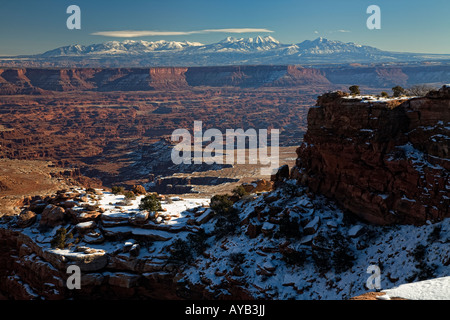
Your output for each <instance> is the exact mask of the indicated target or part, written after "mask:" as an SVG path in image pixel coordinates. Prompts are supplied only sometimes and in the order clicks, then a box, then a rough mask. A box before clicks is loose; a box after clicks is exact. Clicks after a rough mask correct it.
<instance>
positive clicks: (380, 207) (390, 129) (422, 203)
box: [291, 87, 450, 224]
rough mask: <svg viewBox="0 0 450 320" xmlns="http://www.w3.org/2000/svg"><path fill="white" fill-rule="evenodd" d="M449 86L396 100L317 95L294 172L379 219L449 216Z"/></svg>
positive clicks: (360, 212) (418, 220)
mask: <svg viewBox="0 0 450 320" xmlns="http://www.w3.org/2000/svg"><path fill="white" fill-rule="evenodd" d="M448 91H449V90H448V88H447V87H444V88H442V89H441V90H440V91H439V92H437V93H434V94H431V95H429V96H428V97H425V98H415V99H410V100H403V101H402V100H400V101H396V102H395V103H392V102H389V103H388V102H372V103H371V102H363V101H361V100H358V99H346V98H345V94H343V93H340V92H334V93H331V94H325V95H323V96H321V97H319V98H318V100H317V105H318V107H315V108H312V109H310V111H309V113H308V131H307V133H306V135H305V137H304V143H303V145H302V146H301V147H300V148H298V149H297V154H298V159H297V162H296V167H294V168H293V169H292V170H291V178H295V179H297V180H298V181H299V183H301V184H304V185H307V186H309V188H310V189H311V190H312V191H313V192H319V193H322V194H324V195H326V196H329V197H332V198H334V199H336V200H337V201H338V202H339V203H340V204H341V205H343V206H344V207H345V208H347V209H349V210H350V211H352V212H353V213H355V214H356V215H358V216H360V217H361V218H364V219H365V220H367V221H369V222H372V223H376V224H391V223H413V224H423V223H425V221H426V220H440V219H442V218H444V217H448V216H449V215H450V212H449V206H450V202H449V197H448V190H449V188H450V181H449V179H450V178H449V176H450V175H449V169H450V165H449V164H450V161H449V159H450V155H449V153H448V150H449V147H450V145H449V141H450V139H449V136H450V132H449V131H450V130H449V129H448V125H446V124H448V122H449V121H450V94H448Z"/></svg>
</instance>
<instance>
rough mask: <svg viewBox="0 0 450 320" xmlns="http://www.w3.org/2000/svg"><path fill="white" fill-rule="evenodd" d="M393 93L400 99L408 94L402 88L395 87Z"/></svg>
mask: <svg viewBox="0 0 450 320" xmlns="http://www.w3.org/2000/svg"><path fill="white" fill-rule="evenodd" d="M392 92H393V93H394V97H400V96H403V95H404V94H405V93H406V90H405V89H403V88H402V87H400V86H395V87H393V88H392Z"/></svg>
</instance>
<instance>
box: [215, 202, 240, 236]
mask: <svg viewBox="0 0 450 320" xmlns="http://www.w3.org/2000/svg"><path fill="white" fill-rule="evenodd" d="M210 208H211V209H212V210H214V212H215V213H216V218H217V220H216V224H215V229H214V234H215V235H216V237H217V238H222V237H224V236H226V235H230V234H234V233H235V231H236V227H237V226H238V225H239V223H240V220H239V212H238V210H236V208H234V207H233V201H231V200H230V197H229V195H227V194H222V195H215V196H213V197H212V198H211V202H210Z"/></svg>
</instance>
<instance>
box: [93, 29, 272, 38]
mask: <svg viewBox="0 0 450 320" xmlns="http://www.w3.org/2000/svg"><path fill="white" fill-rule="evenodd" d="M212 32H217V33H218V32H221V33H252V32H274V31H272V30H268V29H265V28H228V29H204V30H196V31H154V30H142V31H133V30H119V31H99V32H94V33H91V35H93V36H104V37H115V38H136V37H149V36H181V35H190V34H198V33H212Z"/></svg>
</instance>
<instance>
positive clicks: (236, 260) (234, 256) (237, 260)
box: [228, 252, 245, 266]
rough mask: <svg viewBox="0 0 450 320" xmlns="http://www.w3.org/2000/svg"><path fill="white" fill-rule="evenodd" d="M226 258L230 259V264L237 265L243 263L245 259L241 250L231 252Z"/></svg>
mask: <svg viewBox="0 0 450 320" xmlns="http://www.w3.org/2000/svg"><path fill="white" fill-rule="evenodd" d="M228 260H229V261H230V263H231V265H233V266H239V265H241V264H243V263H244V261H245V254H244V253H242V252H233V253H230V254H229V256H228Z"/></svg>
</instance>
